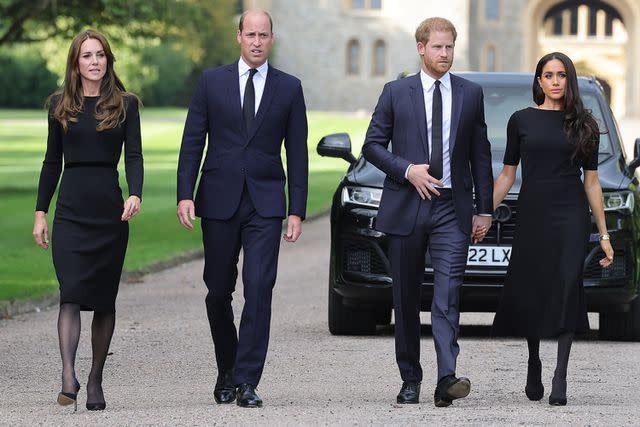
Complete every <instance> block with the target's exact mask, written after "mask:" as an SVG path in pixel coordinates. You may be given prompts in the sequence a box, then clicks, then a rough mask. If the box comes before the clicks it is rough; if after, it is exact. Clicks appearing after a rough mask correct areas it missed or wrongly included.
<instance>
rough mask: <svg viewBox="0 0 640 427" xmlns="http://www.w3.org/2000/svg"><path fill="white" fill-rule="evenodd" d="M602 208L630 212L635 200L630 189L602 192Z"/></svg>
mask: <svg viewBox="0 0 640 427" xmlns="http://www.w3.org/2000/svg"><path fill="white" fill-rule="evenodd" d="M602 197H603V202H604V210H605V211H618V212H625V213H631V212H633V207H634V204H635V200H634V198H633V193H632V192H631V191H614V192H611V193H609V192H607V193H602Z"/></svg>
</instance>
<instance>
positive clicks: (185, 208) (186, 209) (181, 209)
mask: <svg viewBox="0 0 640 427" xmlns="http://www.w3.org/2000/svg"><path fill="white" fill-rule="evenodd" d="M195 219H196V208H195V206H194V204H193V200H188V199H187V200H180V202H178V221H180V224H182V226H183V227H184V228H186V229H187V230H193V224H192V223H191V221H193V220H195Z"/></svg>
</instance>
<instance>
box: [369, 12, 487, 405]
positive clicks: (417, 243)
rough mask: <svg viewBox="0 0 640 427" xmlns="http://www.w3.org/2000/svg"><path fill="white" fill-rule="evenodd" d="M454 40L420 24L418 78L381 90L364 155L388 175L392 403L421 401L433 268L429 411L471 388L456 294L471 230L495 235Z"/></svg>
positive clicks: (476, 127) (473, 94)
mask: <svg viewBox="0 0 640 427" xmlns="http://www.w3.org/2000/svg"><path fill="white" fill-rule="evenodd" d="M455 40H456V30H455V27H454V26H453V24H452V23H451V22H449V21H448V20H446V19H443V18H429V19H427V20H425V21H423V22H422V23H421V24H420V26H419V27H418V29H417V30H416V42H417V47H418V53H419V54H420V56H421V71H420V73H419V74H417V75H415V76H411V77H407V78H404V79H400V80H396V81H393V82H390V83H387V84H386V85H385V87H384V89H383V91H382V94H381V95H380V99H379V100H378V105H377V106H376V108H375V111H374V113H373V116H372V118H371V123H370V125H369V129H368V131H367V136H366V141H365V144H364V147H363V149H362V152H363V154H364V157H365V158H366V159H367V160H368V161H369V162H371V163H372V164H374V165H375V166H376V167H378V168H379V169H380V170H382V171H384V172H385V173H386V174H387V177H386V179H385V181H384V189H383V192H382V199H381V201H380V208H379V211H378V216H377V219H376V228H377V229H378V230H379V231H382V232H385V233H387V234H388V235H389V236H390V243H389V255H390V261H391V270H392V278H393V308H394V313H395V342H396V361H397V363H398V367H399V368H400V375H401V377H402V381H403V384H402V388H401V390H400V393H399V394H398V397H397V402H398V403H418V401H419V395H420V383H421V382H422V368H421V366H420V317H419V316H420V285H421V283H422V280H423V277H424V268H425V253H426V251H427V250H429V253H430V255H431V260H432V264H433V269H434V287H433V302H432V305H431V325H432V331H433V339H434V342H435V348H436V356H437V364H438V383H437V386H436V390H435V393H434V403H435V405H436V406H449V405H451V403H452V402H453V400H454V399H457V398H461V397H466V396H467V395H468V394H469V391H470V390H471V382H470V381H469V379H467V378H457V377H456V372H455V371H456V360H457V356H458V353H459V351H460V350H459V347H458V331H459V318H460V313H459V309H458V299H459V288H460V286H461V285H462V278H463V273H464V269H465V265H466V261H467V251H468V247H469V242H470V240H471V236H472V230H473V236H474V239H475V240H480V237H483V236H484V234H483V233H485V232H486V231H487V230H488V229H489V227H490V226H491V213H492V212H493V206H492V205H493V202H492V191H493V177H492V172H491V151H490V145H489V141H488V140H487V129H486V124H485V119H484V101H483V95H482V89H481V87H480V86H478V85H477V84H474V83H472V82H470V81H468V80H465V79H463V78H460V77H458V76H455V75H453V74H451V73H449V69H450V68H451V64H452V62H453V50H454V45H455ZM390 141H393V142H392V144H391V145H392V150H391V151H388V146H389V142H390ZM474 186H475V195H476V196H475V214H474V201H473V192H472V189H473V187H474Z"/></svg>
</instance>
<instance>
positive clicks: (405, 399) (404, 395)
mask: <svg viewBox="0 0 640 427" xmlns="http://www.w3.org/2000/svg"><path fill="white" fill-rule="evenodd" d="M396 400H397V402H398V403H402V404H404V403H418V402H419V401H420V383H418V382H412V381H405V382H403V383H402V388H401V389H400V393H398V397H397V399H396Z"/></svg>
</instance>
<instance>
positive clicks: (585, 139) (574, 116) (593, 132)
mask: <svg viewBox="0 0 640 427" xmlns="http://www.w3.org/2000/svg"><path fill="white" fill-rule="evenodd" d="M554 59H557V60H558V61H560V62H562V64H563V65H564V69H565V71H566V72H567V80H566V85H565V89H564V112H565V116H564V131H565V133H566V134H567V138H568V140H569V142H570V143H571V144H573V145H574V146H575V150H574V152H573V156H572V158H574V159H575V158H578V159H581V160H584V159H587V158H588V157H589V156H591V155H592V154H593V153H594V152H597V150H598V144H599V141H600V130H599V129H598V122H596V119H595V118H594V117H593V115H592V114H591V111H589V110H587V109H585V108H584V104H583V103H582V98H580V90H579V89H578V76H577V72H576V67H575V66H574V65H573V61H571V58H569V57H568V56H567V55H565V54H564V53H560V52H552V53H548V54H546V55H545V56H543V57H542V58H540V61H538V65H536V74H535V76H533V86H532V90H533V102H535V103H536V105H541V104H542V103H544V99H545V95H544V92H543V91H542V87H540V82H539V81H538V79H539V78H541V76H542V68H543V67H544V66H545V64H546V63H547V62H549V61H552V60H554Z"/></svg>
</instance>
